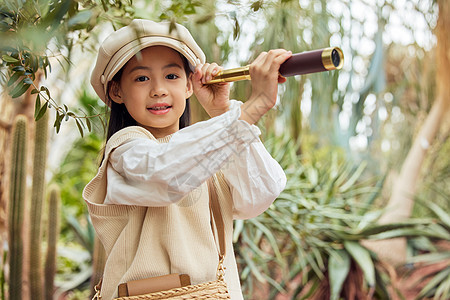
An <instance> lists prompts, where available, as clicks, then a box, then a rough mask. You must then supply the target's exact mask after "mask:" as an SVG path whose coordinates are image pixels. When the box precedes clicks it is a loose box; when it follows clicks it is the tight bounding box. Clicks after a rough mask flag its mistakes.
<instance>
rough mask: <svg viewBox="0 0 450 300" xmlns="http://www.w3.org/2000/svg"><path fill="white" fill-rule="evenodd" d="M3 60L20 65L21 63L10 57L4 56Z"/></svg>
mask: <svg viewBox="0 0 450 300" xmlns="http://www.w3.org/2000/svg"><path fill="white" fill-rule="evenodd" d="M2 60H3V61H5V62H8V63H18V62H20V61H19V60H18V59H15V58H14V57H11V56H9V55H6V54H3V55H2Z"/></svg>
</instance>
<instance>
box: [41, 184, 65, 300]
mask: <svg viewBox="0 0 450 300" xmlns="http://www.w3.org/2000/svg"><path fill="white" fill-rule="evenodd" d="M60 203H61V199H60V191H59V188H58V187H57V186H52V187H50V197H49V201H48V240H47V241H48V244H47V256H46V259H45V283H44V285H45V287H44V297H45V299H46V300H52V299H53V291H54V287H53V282H54V279H55V272H56V243H57V242H58V235H59V221H60V220H59V211H60V209H59V208H60Z"/></svg>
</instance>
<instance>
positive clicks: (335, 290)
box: [328, 250, 350, 300]
mask: <svg viewBox="0 0 450 300" xmlns="http://www.w3.org/2000/svg"><path fill="white" fill-rule="evenodd" d="M349 271H350V256H349V255H348V253H347V252H346V251H345V250H337V251H334V252H332V253H330V258H329V260H328V274H329V276H330V292H331V295H330V300H338V299H339V295H340V294H341V290H342V286H343V285H344V282H345V279H346V278H347V276H348V272H349Z"/></svg>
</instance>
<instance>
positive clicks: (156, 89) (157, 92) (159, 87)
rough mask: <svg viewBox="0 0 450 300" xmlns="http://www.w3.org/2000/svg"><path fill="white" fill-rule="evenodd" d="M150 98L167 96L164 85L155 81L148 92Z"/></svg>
mask: <svg viewBox="0 0 450 300" xmlns="http://www.w3.org/2000/svg"><path fill="white" fill-rule="evenodd" d="M150 95H151V96H152V97H163V96H166V95H167V89H166V88H165V86H164V84H162V83H161V82H159V81H157V80H155V81H154V82H153V84H152V89H151V91H150Z"/></svg>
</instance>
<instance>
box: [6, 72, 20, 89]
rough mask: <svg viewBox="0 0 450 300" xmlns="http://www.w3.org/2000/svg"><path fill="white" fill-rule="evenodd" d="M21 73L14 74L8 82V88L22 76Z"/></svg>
mask: <svg viewBox="0 0 450 300" xmlns="http://www.w3.org/2000/svg"><path fill="white" fill-rule="evenodd" d="M22 75H23V73H22V72H14V74H13V75H12V76H11V77H10V78H9V80H8V84H7V85H8V86H11V85H12V84H13V83H15V82H16V81H17V80H18V79H19V77H20V76H22Z"/></svg>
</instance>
